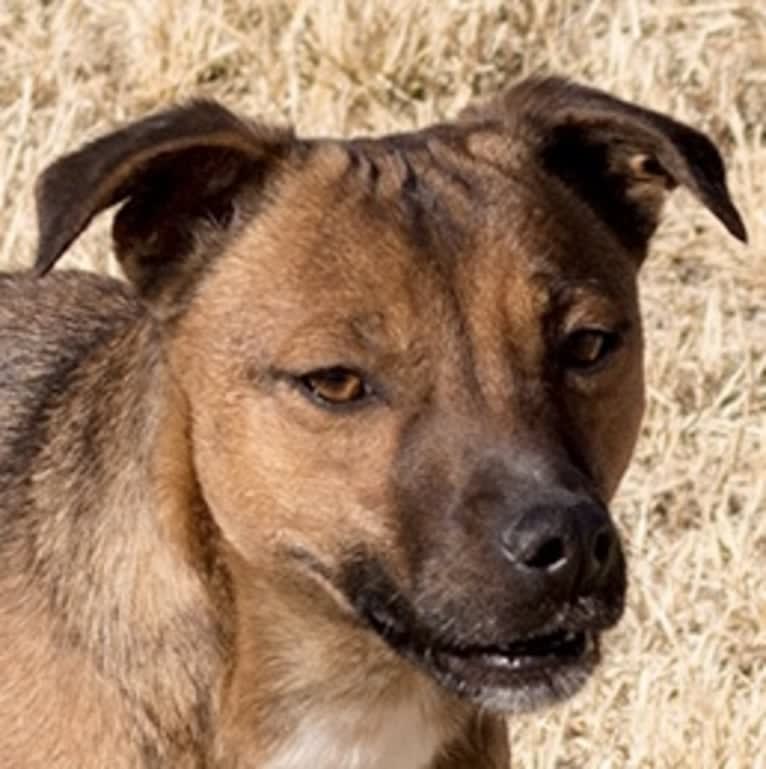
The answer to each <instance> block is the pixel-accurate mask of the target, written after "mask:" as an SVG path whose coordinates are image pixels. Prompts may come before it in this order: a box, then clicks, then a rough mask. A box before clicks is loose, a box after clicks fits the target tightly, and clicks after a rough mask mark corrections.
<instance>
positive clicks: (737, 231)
mask: <svg viewBox="0 0 766 769" xmlns="http://www.w3.org/2000/svg"><path fill="white" fill-rule="evenodd" d="M715 213H716V215H717V216H718V218H719V219H720V220H721V221H722V222H723V225H724V227H726V229H727V230H728V231H729V233H731V234H732V235H733V236H734V237H735V238H736V239H737V240H739V241H741V242H742V243H747V240H748V238H747V228H746V227H745V222H744V221H743V220H742V217H741V216H740V214H739V211H737V209H736V208H735V207H734V204H733V203H731V202H729V201H728V199H727V200H726V201H725V202H724V203H723V205H722V206H721V207H720V208H719V210H718V211H716V212H715Z"/></svg>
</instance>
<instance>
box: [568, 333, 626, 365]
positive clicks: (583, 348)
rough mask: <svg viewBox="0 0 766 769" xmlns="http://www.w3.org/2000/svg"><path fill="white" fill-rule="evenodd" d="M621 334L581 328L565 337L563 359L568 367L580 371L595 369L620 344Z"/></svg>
mask: <svg viewBox="0 0 766 769" xmlns="http://www.w3.org/2000/svg"><path fill="white" fill-rule="evenodd" d="M620 341H621V336H620V334H618V333H616V332H614V331H605V330H604V329H600V328H581V329H577V330H576V331H572V332H571V333H570V334H568V335H567V337H566V338H565V339H564V343H563V345H562V348H561V360H562V363H563V365H564V366H565V367H566V368H568V369H573V370H575V371H578V372H580V373H588V372H589V371H592V370H595V369H596V368H597V367H598V366H599V365H600V364H601V363H603V362H604V361H605V360H606V358H607V357H608V356H609V355H610V354H611V353H613V352H614V351H615V350H616V349H617V348H618V347H619V346H620Z"/></svg>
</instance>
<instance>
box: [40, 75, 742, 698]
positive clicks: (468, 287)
mask: <svg viewBox="0 0 766 769" xmlns="http://www.w3.org/2000/svg"><path fill="white" fill-rule="evenodd" d="M679 185H682V186H684V187H686V188H687V189H689V190H690V191H691V192H692V193H693V194H694V195H695V196H696V197H697V198H698V199H699V200H700V202H701V203H702V204H704V205H705V206H706V207H707V208H709V209H710V210H711V211H712V212H713V213H714V214H715V215H716V216H717V217H718V218H719V219H720V220H721V221H722V222H723V223H724V224H725V225H726V227H727V228H728V229H729V230H730V231H731V232H732V233H733V234H734V235H735V236H737V237H738V238H740V239H744V238H745V231H744V227H743V225H742V222H741V220H740V218H739V216H738V214H737V212H736V210H735V208H734V206H733V205H732V203H731V200H730V198H729V195H728V192H727V188H726V183H725V176H724V169H723V165H722V162H721V159H720V156H719V154H718V152H717V151H716V149H715V148H714V146H713V145H712V144H711V142H710V141H709V140H708V139H707V138H706V137H705V136H703V135H702V134H700V133H698V132H696V131H694V130H693V129H691V128H688V127H686V126H684V125H681V124H679V123H677V122H675V121H673V120H671V119H670V118H668V117H665V116H663V115H660V114H657V113H654V112H650V111H647V110H644V109H641V108H639V107H637V106H634V105H631V104H627V103H624V102H622V101H619V100H617V99H614V98H612V97H610V96H607V95H605V94H603V93H601V92H597V91H594V90H590V89H587V88H583V87H579V86H575V85H571V84H568V83H566V82H564V81H561V80H557V79H547V80H533V81H527V82H525V83H522V84H521V85H519V86H517V87H516V88H514V89H512V90H510V91H509V92H508V93H506V94H505V95H504V96H503V97H502V98H500V99H498V100H496V101H494V102H492V103H490V104H488V105H485V106H484V107H480V108H477V109H472V110H470V111H468V112H467V113H465V114H464V115H463V116H461V118H460V119H459V120H458V121H456V122H452V123H445V124H441V125H437V126H433V127H430V128H427V129H425V130H423V131H419V132H415V133H409V134H402V135H395V136H386V137H383V138H379V139H360V140H351V141H334V140H302V139H298V138H296V137H294V136H293V135H292V134H291V133H289V132H287V131H279V130H272V129H266V128H263V127H261V126H259V125H254V124H251V123H248V122H244V121H242V120H240V119H238V118H237V117H235V116H233V115H232V114H231V113H229V112H228V111H226V110H225V109H224V108H223V107H221V106H219V105H217V104H213V103H206V102H203V103H193V104H191V105H189V106H186V107H181V108H178V109H175V110H172V111H169V112H165V113H162V114H159V115H157V116H155V117H150V118H148V119H146V120H144V121H141V122H138V123H136V124H134V125H130V126H128V127H127V128H125V129H123V130H121V131H119V132H117V133H114V134H112V135H109V136H107V137H105V138H103V139H100V140H98V141H96V142H94V143H92V144H90V145H88V146H86V147H85V148H84V149H82V150H81V151H79V152H77V153H75V154H73V155H70V156H68V157H65V158H63V159H61V160H59V161H58V162H57V163H55V164H54V165H53V166H52V167H51V168H50V169H49V170H48V171H47V172H46V173H45V174H44V175H43V177H42V179H41V183H40V185H39V188H38V202H39V210H40V222H41V237H40V251H39V255H38V270H39V271H40V272H44V271H46V270H48V269H49V268H50V267H51V266H52V265H53V264H54V262H55V261H56V260H57V259H58V258H59V256H60V255H61V254H62V253H63V251H64V250H65V249H66V248H67V247H68V245H69V244H70V243H71V242H72V241H73V240H74V239H75V238H76V237H77V235H78V234H79V233H80V232H81V231H82V230H83V229H84V228H85V227H86V226H87V225H88V223H89V222H90V220H91V219H92V218H93V217H94V216H95V215H96V214H97V213H98V212H99V211H101V210H103V209H105V208H107V207H109V206H111V205H113V204H121V208H120V209H119V211H118V213H117V215H116V218H115V222H114V228H113V233H114V242H115V249H116V254H117V256H118V258H119V260H120V261H121V263H122V265H123V267H124V270H125V273H126V274H127V276H128V277H129V278H130V279H131V280H132V281H133V283H134V284H135V286H136V289H137V292H138V293H139V295H140V296H141V297H142V298H143V299H144V301H145V302H146V304H147V306H148V308H149V310H150V312H152V313H154V315H155V316H156V317H157V319H158V322H159V323H161V324H162V325H163V328H164V339H165V343H166V345H167V350H166V354H167V360H168V361H169V365H170V366H171V368H172V370H173V372H174V376H175V377H176V379H177V381H178V383H179V385H180V389H181V390H182V391H183V392H184V393H185V395H186V398H187V400H188V409H189V422H188V425H187V431H188V436H189V442H190V445H191V455H192V461H193V465H194V468H195V473H196V475H197V479H198V483H199V488H200V490H201V494H202V496H203V497H204V499H205V501H206V503H207V506H208V507H209V509H210V511H211V513H212V516H213V517H214V519H215V521H216V523H217V525H218V527H219V528H220V532H221V536H222V539H223V540H224V541H225V543H226V546H227V547H228V548H229V549H230V551H231V553H232V554H234V557H235V558H236V559H237V560H238V563H239V564H240V565H239V566H238V567H237V569H238V571H237V573H238V575H239V576H238V579H239V583H238V584H235V587H236V588H237V589H246V587H245V586H244V584H243V582H244V581H245V580H246V579H248V578H249V577H248V576H247V575H250V577H252V578H253V579H255V576H254V575H257V574H261V575H262V574H265V573H270V574H275V575H280V576H279V578H280V579H284V580H287V581H288V582H289V584H290V590H292V591H298V592H301V593H303V594H304V595H306V596H316V598H317V603H316V607H317V608H316V610H317V611H322V612H325V613H326V612H329V611H337V612H338V621H339V622H346V623H348V622H349V620H350V622H351V624H352V625H353V626H354V627H355V628H356V630H355V631H354V632H358V633H362V634H366V637H368V638H369V640H370V643H379V642H380V639H382V640H383V641H384V642H385V643H386V644H387V645H388V646H389V647H392V648H393V649H395V650H396V651H397V652H399V653H400V654H401V655H402V656H404V657H406V658H408V659H409V660H411V661H413V662H414V663H415V664H416V665H417V666H419V667H420V668H421V669H422V670H424V671H426V672H427V673H429V674H430V675H431V676H433V677H434V678H436V679H437V680H438V681H440V682H441V683H442V684H444V685H445V686H446V687H448V688H449V689H451V690H452V691H454V692H456V693H458V694H460V695H463V696H465V697H467V698H470V699H472V700H474V701H476V702H479V703H482V704H485V705H487V706H490V707H492V708H496V709H499V710H503V711H513V710H518V709H522V708H526V707H530V706H535V705H537V704H540V703H543V702H546V701H550V700H551V699H555V698H558V697H561V696H565V695H567V694H569V693H571V692H573V691H574V690H575V689H577V688H578V686H579V685H580V684H581V683H582V681H584V679H585V678H586V677H587V674H588V672H589V671H590V670H591V669H592V667H593V665H594V664H595V663H596V661H597V657H598V638H599V634H600V633H601V631H602V630H604V629H605V628H607V627H609V626H611V625H613V624H614V623H615V622H616V621H617V619H618V618H619V616H620V614H621V611H622V608H623V601H624V595H625V585H626V580H625V562H624V558H623V553H622V550H621V546H620V541H619V536H618V534H617V531H616V529H615V526H614V524H613V522H612V521H611V519H610V516H609V513H608V510H607V504H608V502H609V500H610V498H611V497H612V495H613V493H614V491H615V489H616V487H617V485H618V482H619V480H620V478H621V476H622V474H623V472H624V470H625V468H626V465H627V463H628V460H629V457H630V455H631V452H632V449H633V446H634V442H635V440H636V436H637V432H638V429H639V423H640V420H641V416H642V410H643V379H642V341H641V322H640V317H639V309H638V302H637V290H636V276H637V273H638V270H639V267H640V266H641V263H642V261H643V259H644V256H645V254H646V251H647V246H648V242H649V239H650V237H651V236H652V234H653V232H654V230H655V228H656V226H657V222H658V217H659V214H660V209H661V206H662V203H663V200H664V198H665V197H666V194H667V193H668V192H669V191H670V190H672V189H673V188H674V187H676V186H679ZM261 579H262V577H261ZM259 584H260V583H259ZM330 606H331V607H333V608H332V609H331V608H328V607H330Z"/></svg>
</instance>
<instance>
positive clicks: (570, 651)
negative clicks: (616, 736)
mask: <svg viewBox="0 0 766 769" xmlns="http://www.w3.org/2000/svg"><path fill="white" fill-rule="evenodd" d="M366 619H367V621H368V623H369V625H370V626H371V627H372V628H373V630H375V632H376V633H377V634H378V635H379V636H381V637H382V638H383V639H384V640H385V641H386V642H387V643H388V644H389V645H390V646H392V647H393V648H394V649H395V650H396V651H397V652H399V653H400V654H402V655H403V656H405V657H407V658H409V659H410V660H411V661H413V662H414V663H415V664H416V665H417V666H418V667H420V668H421V669H425V671H426V672H428V673H429V674H430V675H432V676H433V677H434V678H436V680H437V681H439V682H440V683H441V684H442V685H444V686H445V687H447V688H448V689H450V690H451V691H453V692H454V693H456V694H459V695H460V696H462V697H466V698H468V699H471V700H473V701H475V702H478V703H480V704H482V705H484V706H485V707H489V708H491V709H494V710H499V711H503V712H506V713H510V712H522V711H528V710H531V709H534V708H537V707H540V706H542V705H546V704H549V703H551V702H555V701H558V700H561V699H564V698H566V697H569V696H571V695H572V694H574V693H575V692H576V691H577V690H578V689H580V688H581V687H582V685H583V684H584V683H585V681H586V680H587V678H588V677H589V676H590V674H591V672H592V671H593V669H594V668H595V667H596V665H597V664H598V662H599V659H600V643H599V640H600V633H599V630H597V629H586V628H580V629H569V628H566V627H560V628H557V629H551V630H546V632H542V633H540V634H536V635H528V636H526V637H523V638H518V639H514V640H509V641H504V642H500V643H492V644H475V643H466V644H461V643H459V642H454V641H450V642H444V643H442V642H439V641H436V640H433V641H429V640H426V639H425V638H424V637H423V635H422V633H418V634H416V635H410V634H409V633H408V632H407V631H404V629H403V628H402V627H401V626H397V624H394V623H392V622H391V616H390V615H388V614H387V613H386V614H380V613H377V612H375V611H372V612H370V613H369V614H367V616H366Z"/></svg>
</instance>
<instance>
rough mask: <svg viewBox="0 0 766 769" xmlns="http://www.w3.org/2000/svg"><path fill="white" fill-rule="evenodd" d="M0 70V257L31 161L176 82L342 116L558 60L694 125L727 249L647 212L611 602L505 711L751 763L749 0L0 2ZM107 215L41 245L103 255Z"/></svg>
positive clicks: (527, 743)
mask: <svg viewBox="0 0 766 769" xmlns="http://www.w3.org/2000/svg"><path fill="white" fill-rule="evenodd" d="M0 63H1V66H0V266H1V267H17V266H21V265H25V264H29V263H30V262H31V260H32V258H33V247H34V240H35V221H34V210H33V204H32V184H33V180H34V177H35V175H36V174H37V172H38V171H39V170H40V169H41V168H42V167H43V166H44V165H45V164H46V163H48V162H49V161H50V160H51V159H52V158H54V157H55V156H56V155H57V154H59V153H60V152H62V151H64V150H66V149H71V148H74V147H75V146H77V145H78V144H80V143H81V142H82V141H83V140H84V139H86V138H90V137H93V136H95V135H96V134H98V133H99V132H101V131H104V130H106V129H108V128H110V127H112V126H114V125H116V124H118V123H120V122H121V121H125V120H127V119H129V118H133V117H136V116H139V115H142V114H144V113H145V112H147V111H150V110H153V109H156V108H158V107H160V106H162V105H166V104H168V103H169V102H173V101H178V100H180V99H183V98H185V97H188V96H189V95H192V94H205V95H212V96H216V97H218V98H221V99H223V100H224V101H225V102H226V103H227V104H228V105H230V106H232V107H235V108H237V109H240V110H243V111H245V112H247V113H249V114H251V115H253V116H263V117H266V118H268V119H271V120H274V121H279V122H286V121H289V122H292V123H294V124H295V125H296V126H297V128H298V130H299V131H302V132H304V133H307V134H308V133H311V134H329V133H333V134H335V133H340V134H351V133H358V132H366V131H375V132H381V131H385V130H390V129H401V128H410V127H413V126H419V125H423V124H425V123H428V122H429V121H431V120H433V119H436V118H442V117H447V116H451V115H454V114H455V113H456V112H457V110H458V109H459V108H460V107H461V106H462V105H463V104H464V103H465V102H466V101H468V100H469V99H470V98H471V97H474V96H477V95H483V94H488V93H491V92H493V91H495V90H496V89H497V88H499V87H502V86H503V85H505V84H507V83H510V82H512V81H513V80H514V79H515V78H517V77H519V76H520V75H523V74H526V73H530V72H557V73H563V74H566V75H569V76H572V77H575V78H578V79H580V80H584V81H588V82H590V83H592V84H595V85H598V86H599V87H602V88H606V89H609V90H612V91H614V92H616V93H617V94H619V95H621V96H622V97H624V98H631V99H637V100H640V101H641V102H643V103H645V104H647V105H650V106H653V107H654V108H657V109H662V110H667V111H670V112H672V113H673V114H674V115H675V116H676V117H679V118H681V119H684V120H687V121H688V122H690V123H692V124H694V125H696V126H697V127H699V128H702V129H703V130H706V131H708V132H709V133H710V134H711V135H712V136H713V137H714V138H715V140H716V141H717V142H718V144H719V146H720V147H721V149H722V151H723V153H724V155H725V157H726V159H727V162H728V164H729V168H730V180H731V186H732V189H733V193H734V197H735V199H736V201H737V203H738V204H739V206H740V208H741V210H742V213H743V215H744V218H745V220H746V222H747V225H748V229H749V231H750V244H749V245H748V246H747V247H744V246H742V245H740V244H738V243H736V242H735V241H734V240H732V239H730V238H728V237H727V236H726V234H725V233H724V231H723V229H722V227H721V226H720V225H719V224H718V223H717V222H716V221H715V220H714V219H713V218H712V216H711V215H710V214H708V213H707V212H706V211H704V210H703V209H702V208H701V207H700V206H699V205H697V204H696V203H695V202H694V201H693V200H692V199H691V197H690V196H688V195H685V194H683V193H679V194H678V195H677V196H676V197H675V198H674V199H673V201H672V203H671V205H670V206H669V207H668V210H667V212H666V215H665V218H664V222H663V224H662V227H661V229H660V232H659V234H658V237H657V238H656V240H655V242H654V247H653V250H652V255H651V258H650V259H649V261H648V263H647V264H646V266H645V271H644V275H643V282H642V289H643V305H644V310H645V317H646V331H647V337H648V351H647V365H648V385H649V389H648V396H649V397H648V413H647V419H646V422H645V427H644V430H643V434H642V437H641V441H640V445H639V448H638V451H637V454H636V457H635V461H634V463H633V467H632V470H631V472H630V473H629V475H628V477H627V479H626V480H625V482H624V484H623V486H622V489H621V492H620V494H619V497H618V499H617V501H616V503H615V512H616V516H617V518H618V520H619V522H620V526H621V528H622V530H623V532H624V534H625V537H626V539H627V542H628V551H629V556H630V569H631V576H632V582H631V589H630V601H629V607H628V610H627V614H626V616H625V619H624V621H623V622H622V624H621V625H620V627H619V629H618V630H617V631H615V632H614V633H612V634H611V635H610V637H609V644H608V646H609V650H608V655H607V661H606V664H605V665H604V666H603V668H602V670H601V672H600V673H599V674H598V675H597V676H596V678H595V679H594V680H593V682H592V684H591V685H590V686H589V687H588V688H587V689H586V690H585V691H584V692H583V693H582V694H580V695H579V696H578V697H577V698H576V699H575V700H573V701H572V702H571V703H569V704H567V705H565V706H562V707H558V708H556V709H553V710H550V711H548V712H545V713H539V714H534V715H531V716H528V717H525V718H519V719H517V720H515V721H514V722H513V724H512V733H513V749H514V768H515V769H575V767H576V768H577V769H591V768H593V769H607V768H613V769H639V768H640V769H686V768H688V769H764V768H766V566H765V564H766V510H765V509H764V508H765V507H766V505H764V502H765V501H766V472H765V471H764V468H766V358H765V357H764V344H765V343H766V310H764V289H766V259H765V258H764V257H765V256H766V128H765V126H766V4H763V3H760V2H754V1H753V0H515V1H509V2H500V0H442V2H433V0H385V1H384V0H367V1H366V2H355V1H354V0H295V2H293V3H290V2H285V1H282V2H276V1H273V2H269V1H264V2H256V0H249V1H248V0H185V2H181V0H177V1H176V2H174V1H173V0H102V2H94V1H93V0H55V1H54V2H51V1H50V0H48V1H47V2H45V1H43V0H0ZM105 218H106V217H105ZM107 227H108V222H106V221H104V222H101V223H100V225H99V226H97V227H95V228H94V229H93V231H92V232H90V233H89V234H88V235H87V236H85V237H84V238H83V239H82V240H81V241H80V243H79V244H78V245H77V247H76V248H75V249H74V250H73V252H72V253H71V254H70V255H68V256H67V257H66V259H65V262H66V263H67V264H68V265H70V266H71V265H73V264H80V265H82V266H86V267H92V268H95V269H109V270H113V269H114V266H113V263H112V261H111V260H110V257H109V247H108V240H107V236H106V233H107V231H108V230H107ZM391 769H396V768H395V767H392V768H391Z"/></svg>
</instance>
